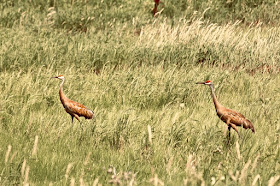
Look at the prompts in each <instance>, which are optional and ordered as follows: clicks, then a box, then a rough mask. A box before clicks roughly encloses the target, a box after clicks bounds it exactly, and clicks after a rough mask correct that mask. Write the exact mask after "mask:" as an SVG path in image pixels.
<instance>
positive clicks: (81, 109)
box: [54, 75, 94, 123]
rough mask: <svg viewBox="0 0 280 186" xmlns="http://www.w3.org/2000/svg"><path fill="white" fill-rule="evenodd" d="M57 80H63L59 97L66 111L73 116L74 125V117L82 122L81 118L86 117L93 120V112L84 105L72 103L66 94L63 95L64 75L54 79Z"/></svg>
mask: <svg viewBox="0 0 280 186" xmlns="http://www.w3.org/2000/svg"><path fill="white" fill-rule="evenodd" d="M54 78H57V79H60V80H62V82H61V84H60V88H59V97H60V101H61V103H62V105H63V107H64V109H65V111H66V112H67V113H68V114H70V115H71V117H72V123H73V119H74V117H75V118H76V119H77V120H78V121H79V122H80V119H79V117H84V118H86V119H92V118H93V115H94V113H93V111H92V110H90V109H88V108H86V107H85V106H84V105H82V104H80V103H78V102H75V101H72V100H71V99H69V98H67V97H66V96H65V94H64V93H63V85H64V81H65V78H64V76H62V75H59V76H57V77H54Z"/></svg>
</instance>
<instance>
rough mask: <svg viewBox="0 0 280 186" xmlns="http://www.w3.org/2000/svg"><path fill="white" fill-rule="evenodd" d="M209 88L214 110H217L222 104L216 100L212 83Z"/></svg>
mask: <svg viewBox="0 0 280 186" xmlns="http://www.w3.org/2000/svg"><path fill="white" fill-rule="evenodd" d="M210 88H211V93H212V98H213V102H214V105H215V108H216V111H218V110H219V109H220V108H221V107H222V105H221V104H220V103H219V102H218V100H217V97H216V95H215V92H214V87H213V85H210Z"/></svg>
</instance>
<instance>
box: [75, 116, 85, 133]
mask: <svg viewBox="0 0 280 186" xmlns="http://www.w3.org/2000/svg"><path fill="white" fill-rule="evenodd" d="M74 117H75V118H76V119H77V120H78V121H79V123H80V126H81V129H82V130H83V127H82V123H81V121H80V118H79V116H78V115H77V114H74Z"/></svg>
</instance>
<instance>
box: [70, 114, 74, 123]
mask: <svg viewBox="0 0 280 186" xmlns="http://www.w3.org/2000/svg"><path fill="white" fill-rule="evenodd" d="M71 117H72V125H73V119H74V116H72V115H71Z"/></svg>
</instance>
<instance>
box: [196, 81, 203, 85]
mask: <svg viewBox="0 0 280 186" xmlns="http://www.w3.org/2000/svg"><path fill="white" fill-rule="evenodd" d="M195 84H203V85H204V84H205V82H197V83H195Z"/></svg>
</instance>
